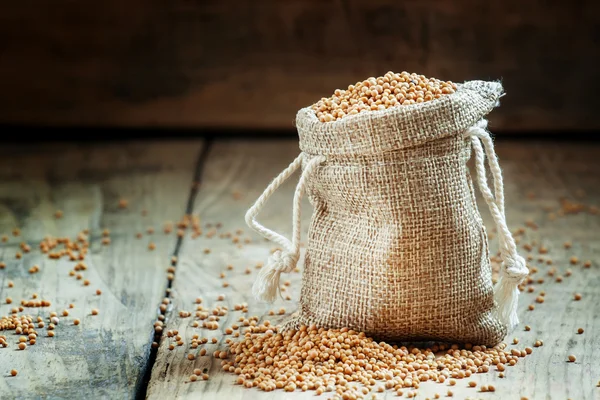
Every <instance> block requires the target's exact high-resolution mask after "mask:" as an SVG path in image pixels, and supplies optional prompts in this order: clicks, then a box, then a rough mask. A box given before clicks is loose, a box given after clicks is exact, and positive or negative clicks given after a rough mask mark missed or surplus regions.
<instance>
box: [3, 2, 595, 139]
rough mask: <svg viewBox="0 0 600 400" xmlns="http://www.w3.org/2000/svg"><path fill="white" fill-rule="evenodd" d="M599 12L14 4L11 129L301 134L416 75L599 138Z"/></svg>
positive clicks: (10, 15) (10, 14) (485, 6)
mask: <svg viewBox="0 0 600 400" xmlns="http://www.w3.org/2000/svg"><path fill="white" fill-rule="evenodd" d="M90 7H91V8H90ZM598 15H599V13H598V5H597V3H596V2H593V1H591V0H585V1H580V2H577V4H574V3H571V2H557V1H552V2H550V3H548V2H546V1H542V0H534V1H528V2H522V1H518V0H509V1H503V2H481V1H477V0H461V1H458V2H451V3H448V2H447V1H443V0H426V1H419V2H397V1H393V0H384V1H378V2H363V1H360V0H337V1H333V0H330V1H318V2H317V1H311V0H294V1H286V2H281V1H272V0H271V1H260V2H256V1H250V0H245V1H233V0H227V1H218V2H217V1H202V2H198V1H183V0H177V1H172V2H161V1H157V0H152V1H146V2H142V1H139V0H137V1H130V2H127V3H123V2H120V1H117V0H108V1H105V2H103V3H102V6H100V5H94V6H90V5H88V4H83V3H73V2H67V1H65V0H59V1H58V2H53V3H51V4H50V3H48V4H38V3H37V2H35V3H34V2H32V1H31V0H25V1H21V2H12V3H7V4H5V5H3V7H2V13H0V36H1V37H3V38H4V39H5V40H3V43H2V44H1V45H0V51H1V54H2V57H1V58H0V74H1V76H3V77H4V79H2V80H0V106H1V107H0V122H2V123H11V124H38V125H44V124H51V125H58V126H63V125H91V126H96V125H102V126H163V127H202V128H204V127H237V128H284V129H292V128H293V120H294V117H295V114H296V112H297V110H298V109H299V108H301V107H304V106H308V105H310V104H312V103H314V102H315V101H316V100H318V99H319V98H321V97H323V96H328V95H330V94H331V93H332V92H333V91H334V89H336V88H343V87H346V86H347V85H349V84H353V83H355V82H356V81H358V80H361V79H365V78H367V77H369V76H379V75H381V74H383V73H385V72H387V71H388V70H394V71H398V72H400V71H402V70H407V71H411V72H418V73H422V74H425V75H427V76H435V77H438V78H441V79H444V80H453V81H455V82H462V81H465V80H471V79H483V80H502V81H503V83H504V85H505V87H506V91H507V96H506V97H505V98H504V99H503V103H502V107H501V108H500V109H499V110H497V111H496V112H495V113H494V116H493V118H492V123H493V126H495V127H496V129H498V130H515V131H518V130H529V129H533V130H561V129H576V130H580V129H598V128H600V123H599V122H598V118H596V110H597V109H598V106H599V102H598V96H596V93H597V92H598V91H599V89H600V86H599V85H600V84H599V83H598V79H596V77H597V72H596V65H597V63H598V61H599V59H600V48H599V46H598V44H597V43H598V37H599V30H598V26H600V20H599V17H598ZM23 26H26V27H27V29H23Z"/></svg>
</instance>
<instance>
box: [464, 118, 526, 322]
mask: <svg viewBox="0 0 600 400" xmlns="http://www.w3.org/2000/svg"><path fill="white" fill-rule="evenodd" d="M486 128H487V121H486V120H485V119H482V120H481V121H479V122H477V124H475V126H472V127H471V128H469V129H467V131H466V133H465V134H466V136H470V137H471V143H472V145H473V150H474V153H475V169H476V171H477V183H478V184H479V190H480V191H481V194H482V196H483V198H484V199H485V201H486V203H487V205H488V207H489V209H490V213H491V214H492V218H493V219H494V222H495V223H496V228H497V229H498V241H499V245H500V255H501V257H502V267H501V269H500V279H499V281H498V283H497V284H496V287H495V288H494V300H495V302H496V309H495V313H496V317H497V318H498V320H499V321H500V322H501V323H502V324H503V325H504V326H506V328H507V330H508V331H509V332H510V331H511V330H513V329H514V328H515V326H517V325H518V324H519V317H518V315H517V309H518V305H519V294H520V293H519V284H520V283H521V281H523V279H524V278H525V277H526V276H527V275H528V274H529V269H528V268H527V264H526V263H525V259H524V258H523V257H521V256H520V255H518V254H517V245H516V244H515V240H514V239H513V237H512V234H511V233H510V231H509V230H508V227H507V226H506V216H505V212H504V184H503V182H502V171H501V169H500V165H499V163H498V158H497V157H496V153H495V152H494V143H493V142H492V138H491V137H490V135H489V133H488V132H487V130H486ZM482 143H483V147H482ZM484 149H485V150H484ZM486 155H487V159H488V165H489V167H490V171H491V174H492V177H493V180H494V194H492V191H491V190H490V188H489V186H488V184H487V178H486V171H485V163H484V159H485V156H486Z"/></svg>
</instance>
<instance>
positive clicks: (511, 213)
mask: <svg viewBox="0 0 600 400" xmlns="http://www.w3.org/2000/svg"><path fill="white" fill-rule="evenodd" d="M298 151H299V150H298V145H297V141H295V140H271V141H264V140H260V141H216V142H207V141H204V140H190V141H152V142H127V143H106V144H96V145H90V144H85V145H84V144H74V143H71V144H54V145H44V146H42V145H27V146H25V145H22V146H16V145H8V146H7V145H5V146H3V147H2V148H1V149H0V155H1V157H0V235H2V234H6V235H7V236H8V237H7V239H6V241H2V242H1V243H0V252H1V254H0V257H1V260H2V262H4V263H5V265H6V266H5V268H4V269H0V302H1V304H0V316H2V315H9V314H10V312H11V309H12V308H13V307H15V306H16V307H18V306H19V304H20V302H21V300H30V299H32V296H33V294H34V293H36V294H37V299H46V300H49V301H50V302H51V306H50V307H43V308H41V307H40V308H25V310H24V311H23V314H29V315H32V316H34V317H37V316H38V315H39V316H42V317H43V318H44V321H45V327H44V328H39V329H37V331H38V334H39V336H38V338H37V342H36V344H35V345H33V346H29V347H28V348H27V349H26V350H24V351H20V350H17V341H18V335H15V334H14V331H5V332H0V335H2V334H5V335H6V336H7V342H8V344H9V346H8V347H7V348H0V398H1V399H13V398H15V399H16V398H19V399H38V398H52V399H61V398H65V399H66V398H69V399H70V398H116V399H125V398H150V399H166V398H189V399H195V398H202V399H220V398H230V399H241V398H248V399H255V398H258V399H266V398H289V399H300V398H308V397H309V396H313V395H314V393H313V392H307V393H302V392H297V393H292V394H289V393H284V392H281V391H275V392H271V393H263V392H259V391H258V390H256V389H244V388H242V387H240V386H239V385H234V380H235V375H232V374H226V373H224V372H222V371H221V368H220V362H219V361H220V360H219V361H216V360H214V359H213V357H212V353H213V351H214V350H216V349H219V348H223V342H224V340H225V338H226V337H227V336H226V335H224V332H223V330H224V328H225V327H227V326H231V324H232V323H234V321H235V320H236V319H237V318H238V317H239V315H241V314H240V312H234V311H231V312H229V313H228V315H227V316H226V317H223V318H222V319H221V321H220V326H221V329H220V330H218V331H208V330H205V329H200V328H194V327H193V321H194V320H196V319H195V318H193V317H181V316H180V313H179V311H181V310H185V311H190V312H192V315H193V311H194V310H195V306H196V305H195V299H196V298H197V297H201V298H202V299H203V304H204V305H206V306H207V307H213V306H215V305H219V304H220V305H227V306H228V307H229V308H230V310H233V307H234V304H237V303H241V302H246V303H248V304H249V309H250V310H249V315H263V314H265V313H267V312H268V311H269V310H271V309H273V310H277V311H278V310H279V309H280V308H285V311H286V313H290V312H292V311H293V310H294V308H295V304H296V301H297V299H298V294H299V289H300V277H301V274H300V273H297V274H291V277H290V280H291V281H292V284H291V286H290V287H289V289H288V290H287V291H286V293H285V294H287V295H289V296H290V297H291V299H292V300H291V301H278V302H277V303H276V304H274V305H271V306H268V305H266V304H261V303H258V302H256V301H255V300H254V299H253V298H252V296H251V293H250V291H251V284H252V282H253V280H254V279H255V277H256V274H257V271H258V269H257V268H256V265H257V264H258V263H260V262H264V261H265V260H266V258H267V256H268V254H269V252H270V250H271V249H272V248H273V246H274V245H273V244H272V243H267V242H266V241H264V240H263V239H261V238H259V237H258V235H256V234H253V233H251V232H250V230H249V228H248V227H247V226H246V225H245V223H244V218H243V217H244V214H245V211H246V210H247V209H248V207H249V206H250V205H251V204H252V202H253V201H254V200H255V199H256V198H257V197H258V196H259V195H260V193H261V192H262V190H263V189H264V188H265V186H266V185H267V184H268V182H269V181H270V180H271V179H272V178H273V177H274V176H275V175H277V174H278V173H279V171H281V170H282V169H283V168H285V166H287V165H288V163H289V162H291V161H292V160H293V158H294V157H295V156H296V155H297V153H298ZM497 152H498V154H499V157H500V161H501V164H502V167H503V169H504V177H505V186H506V209H507V218H508V222H509V226H510V227H511V229H513V230H515V231H516V230H518V229H519V228H525V229H524V230H525V233H524V234H520V235H519V237H520V241H521V243H520V246H521V249H522V250H521V251H522V253H523V254H524V255H527V254H530V255H532V256H533V260H532V261H531V262H530V264H531V265H535V266H537V267H538V268H539V270H540V271H539V272H538V273H537V275H536V276H535V278H536V279H539V278H540V277H543V278H544V283H541V284H537V285H536V286H537V289H536V291H535V292H534V293H523V295H522V296H521V299H522V300H521V303H520V318H521V324H520V325H519V327H518V328H517V329H516V330H515V331H514V332H513V333H511V335H510V336H509V337H507V339H506V340H507V341H512V338H513V337H518V338H519V339H520V341H521V343H522V344H523V343H527V344H532V343H533V342H534V341H535V340H536V339H542V340H543V341H544V343H545V345H544V346H543V347H540V348H537V349H535V351H534V353H533V355H531V356H528V357H526V358H525V359H524V360H523V361H522V362H520V363H519V364H517V366H515V367H512V368H510V369H509V370H508V373H507V376H506V378H504V379H501V378H499V377H498V374H497V373H488V374H478V375H477V376H475V377H473V378H472V380H475V381H477V382H478V383H481V384H484V383H485V384H494V385H495V387H496V392H495V393H481V392H479V391H477V390H476V389H470V388H468V387H467V380H461V381H458V384H457V386H455V387H454V388H453V391H454V396H455V398H465V397H472V398H484V399H488V398H489V399H519V398H520V397H521V396H526V397H527V398H529V399H538V398H539V399H567V398H572V399H598V398H600V387H596V384H597V383H598V381H599V380H600V336H599V335H598V332H600V307H599V306H598V304H600V289H599V288H600V239H599V235H600V215H598V213H597V210H598V209H597V208H593V207H591V208H590V207H589V206H600V145H599V144H594V143H568V142H562V143H547V142H542V141H536V142H530V141H509V140H499V142H498V144H497ZM295 180H297V177H295V178H294V179H291V180H290V181H289V182H287V183H286V184H285V185H284V186H283V187H281V188H280V190H279V191H278V192H277V193H276V194H275V195H274V196H273V198H272V200H271V201H270V202H269V204H268V206H267V207H266V209H265V211H264V212H263V213H262V214H261V216H260V220H261V221H262V222H263V223H264V224H265V225H266V226H269V227H272V228H273V229H275V230H278V231H280V232H282V233H285V234H289V233H290V231H291V214H290V207H291V197H292V193H293V190H294V181H295ZM563 198H566V199H570V201H571V202H575V203H577V204H583V206H581V207H579V206H573V203H564V202H563V203H562V205H561V202H560V201H561V199H563ZM121 200H125V201H126V202H127V204H126V207H122V206H125V204H124V202H123V204H120V202H121ZM304 207H305V210H304V218H303V219H304V228H306V226H307V222H308V220H309V218H310V206H309V205H308V202H305V205H304ZM480 209H481V210H482V215H483V217H484V220H485V221H486V224H488V226H489V227H491V225H490V224H489V222H490V220H491V218H490V217H489V213H488V212H487V210H486V207H485V203H483V202H480ZM57 210H61V211H62V216H61V217H60V218H58V217H57V215H56V211H57ZM564 211H567V212H566V213H564ZM184 214H193V215H198V216H199V217H200V221H201V222H200V225H201V228H202V234H201V235H195V234H193V233H192V230H190V229H189V227H188V228H187V229H185V230H183V231H182V232H181V233H180V234H178V232H177V231H178V228H177V222H179V221H181V218H182V216H183V215H184ZM562 214H564V215H562ZM167 221H171V222H172V224H173V225H174V227H173V229H172V231H170V230H169V229H167V231H168V232H167V233H165V229H164V228H165V224H167V225H169V223H168V222H167ZM526 221H530V222H529V223H527V225H526ZM531 222H534V223H535V226H536V227H535V228H533V226H534V225H533V224H532V223H531ZM14 228H19V229H20V233H19V235H18V236H14V235H13V233H12V231H13V229H14ZM167 228H168V226H167ZM83 230H88V237H89V252H88V254H87V256H86V257H85V260H84V262H85V264H86V269H85V270H83V271H80V272H79V273H81V275H82V276H81V279H77V276H70V275H69V271H71V270H72V269H73V267H74V265H76V263H77V261H71V260H69V258H68V256H66V257H65V256H63V257H61V258H60V259H52V258H50V257H49V254H44V253H42V252H41V251H40V248H39V243H40V241H42V240H43V238H44V237H45V236H46V235H51V236H53V237H66V238H71V239H72V240H76V238H77V235H78V233H80V232H81V231H83ZM105 230H108V231H106V232H105ZM151 230H154V232H153V233H149V232H151ZM238 230H241V231H238ZM106 238H110V244H106V241H107V240H106ZM566 241H569V242H571V243H572V246H571V247H570V248H569V249H566V248H565V247H564V245H563V244H564V242H566ZM531 242H535V243H536V246H534V248H533V249H532V250H531V251H527V250H525V249H523V247H522V246H523V245H524V244H527V243H531ZM22 243H23V244H27V245H29V246H30V248H31V250H30V251H29V252H23V251H22V247H21V245H22ZM151 243H153V244H154V245H155V248H154V249H153V250H151V249H150V248H149V246H150V244H151ZM541 245H543V246H545V247H546V248H547V249H548V253H547V254H539V247H540V246H541ZM58 247H60V245H59V246H58ZM491 248H492V250H493V252H495V249H496V248H497V243H496V240H495V239H494V240H491ZM17 252H20V253H22V257H21V258H17V257H16V253H17ZM173 256H176V259H173V258H172V257H173ZM572 256H577V257H578V258H579V261H578V262H577V263H575V265H571V264H570V258H571V257H572ZM540 257H541V259H543V261H544V262H539V261H538V258H540ZM547 259H551V260H552V262H553V265H552V266H548V265H546V264H545V260H547ZM586 260H590V261H591V266H590V267H589V268H586V267H584V266H583V263H584V261H586ZM33 265H37V266H38V267H39V272H37V273H30V272H29V270H30V268H31V267H32V266H33ZM552 267H555V268H556V271H555V272H554V276H549V275H548V271H550V270H551V269H552ZM569 268H570V269H571V270H572V275H571V276H569V277H567V276H566V270H567V269H569ZM169 271H171V272H169ZM173 271H174V272H173ZM170 273H172V274H173V276H174V279H173V280H170V277H169V274H170ZM559 275H560V276H561V277H562V278H563V280H562V282H560V283H558V282H556V277H557V276H559ZM86 280H87V281H89V284H88V285H85V282H84V281H86ZM9 281H12V283H13V284H12V287H9ZM97 290H100V291H101V294H100V295H98V294H97ZM541 290H544V291H545V292H546V293H547V294H546V301H545V302H544V303H543V304H537V303H535V302H534V299H535V297H537V296H538V295H539V291H541ZM576 292H577V293H580V294H581V295H582V299H581V301H574V300H573V295H574V293H576ZM221 294H222V295H224V300H223V301H218V296H219V295H221ZM7 297H11V298H12V300H13V302H12V304H6V298H7ZM164 298H167V299H168V302H167V301H164V303H168V306H167V305H166V304H165V307H163V309H164V311H161V310H160V308H159V305H160V304H163V299H164ZM534 303H535V305H536V309H535V310H534V311H528V310H527V307H528V305H529V304H534ZM69 304H73V305H74V308H72V309H70V308H69ZM94 308H95V309H98V311H99V313H98V315H91V311H92V309H94ZM65 309H66V310H68V312H69V315H68V316H64V317H63V316H62V311H63V310H65ZM51 311H56V312H57V313H58V318H59V320H60V321H59V324H58V325H57V326H56V328H55V329H54V332H55V336H54V337H48V334H47V332H48V329H47V328H48V323H49V321H48V319H47V317H48V316H49V313H50V312H51ZM160 315H163V317H161V318H165V322H164V328H163V331H162V334H160V333H159V334H156V335H155V332H154V328H153V326H154V323H155V321H157V318H159V316H160ZM75 318H77V319H79V320H80V324H79V325H74V323H73V321H74V319H75ZM271 318H272V317H271ZM272 319H273V318H272ZM525 325H530V326H531V330H530V331H525V330H524V326H525ZM580 327H581V328H583V329H584V330H585V332H584V333H583V334H581V335H579V334H577V329H578V328H580ZM168 330H178V334H179V335H180V336H181V337H182V339H183V341H184V343H185V344H184V345H183V346H175V348H174V349H173V350H169V344H172V343H173V344H174V343H175V342H174V340H173V339H172V338H167V335H166V332H167V331H168ZM195 333H196V334H199V335H200V336H201V337H208V338H211V339H212V338H213V337H214V338H216V341H217V343H216V344H212V343H208V344H205V345H202V346H200V347H198V349H196V350H193V349H190V345H189V343H190V341H191V338H192V335H194V334H195ZM155 340H156V341H157V342H158V343H159V344H158V347H157V348H153V347H152V342H153V341H155ZM201 348H206V349H207V351H208V352H207V355H206V356H197V357H195V359H194V360H188V358H187V357H188V354H190V353H193V354H194V355H197V354H198V351H199V350H200V349H201ZM569 354H574V355H576V356H577V361H576V362H575V363H568V362H567V356H568V355H569ZM196 368H199V369H201V370H203V371H206V372H208V373H209V375H210V378H209V379H208V380H207V381H202V380H199V381H197V382H189V377H190V375H191V374H192V373H193V370H194V369H196ZM11 369H16V370H18V375H17V376H16V377H12V376H10V371H11ZM447 390H448V387H447V386H446V385H442V384H433V383H426V384H423V385H421V388H420V389H419V392H418V393H419V394H418V398H427V397H431V398H433V395H434V394H435V393H440V394H442V395H443V396H445V394H446V391H447ZM395 397H397V396H396V395H395V393H393V392H389V393H385V394H377V398H390V399H391V398H395Z"/></svg>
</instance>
